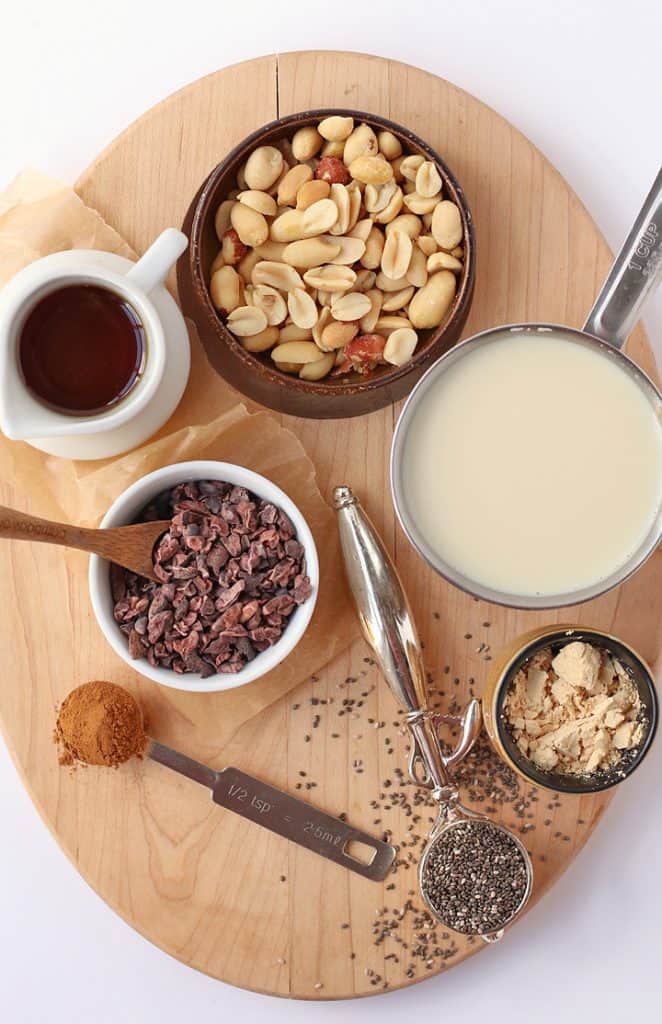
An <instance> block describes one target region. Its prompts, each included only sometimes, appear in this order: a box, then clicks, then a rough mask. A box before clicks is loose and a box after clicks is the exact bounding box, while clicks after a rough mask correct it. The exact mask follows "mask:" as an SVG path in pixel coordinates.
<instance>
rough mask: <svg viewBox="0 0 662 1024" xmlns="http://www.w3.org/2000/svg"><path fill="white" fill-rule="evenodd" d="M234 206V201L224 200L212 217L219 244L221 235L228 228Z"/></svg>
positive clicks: (221, 239) (221, 238)
mask: <svg viewBox="0 0 662 1024" xmlns="http://www.w3.org/2000/svg"><path fill="white" fill-rule="evenodd" d="M233 206H234V199H224V200H223V202H222V203H221V204H220V206H219V208H218V210H217V211H216V216H215V217H214V228H215V229H216V234H217V236H218V240H219V242H222V241H223V235H224V234H225V232H226V231H227V230H228V228H229V227H230V212H231V210H232V207H233Z"/></svg>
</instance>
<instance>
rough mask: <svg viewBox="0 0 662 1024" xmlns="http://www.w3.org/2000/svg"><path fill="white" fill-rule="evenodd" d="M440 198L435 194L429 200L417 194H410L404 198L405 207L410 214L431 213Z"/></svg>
mask: <svg viewBox="0 0 662 1024" xmlns="http://www.w3.org/2000/svg"><path fill="white" fill-rule="evenodd" d="M440 198H441V196H440V194H437V195H436V196H432V197H430V198H426V197H425V196H421V195H419V193H418V192H410V193H409V194H408V195H406V196H405V200H404V202H405V206H406V207H407V209H408V210H409V211H410V212H411V213H417V214H419V215H421V216H422V215H423V214H424V213H432V211H433V210H434V208H435V206H437V204H438V203H439V200H440Z"/></svg>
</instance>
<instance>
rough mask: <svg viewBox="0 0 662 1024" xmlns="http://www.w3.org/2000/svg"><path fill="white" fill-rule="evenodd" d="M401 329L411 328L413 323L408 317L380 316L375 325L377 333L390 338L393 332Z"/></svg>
mask: <svg viewBox="0 0 662 1024" xmlns="http://www.w3.org/2000/svg"><path fill="white" fill-rule="evenodd" d="M401 327H411V321H410V320H409V319H408V318H407V317H406V316H380V317H379V319H378V320H377V323H376V324H375V331H376V332H377V334H381V335H383V336H384V337H386V338H388V337H389V336H390V335H391V334H392V333H393V331H397V330H399V329H400V328H401Z"/></svg>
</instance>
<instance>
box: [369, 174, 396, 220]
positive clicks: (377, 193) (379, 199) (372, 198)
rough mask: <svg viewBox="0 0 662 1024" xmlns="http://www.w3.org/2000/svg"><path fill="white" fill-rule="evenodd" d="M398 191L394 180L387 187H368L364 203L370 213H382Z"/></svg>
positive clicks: (388, 182)
mask: <svg viewBox="0 0 662 1024" xmlns="http://www.w3.org/2000/svg"><path fill="white" fill-rule="evenodd" d="M397 190H398V186H397V185H396V183H395V181H394V180H393V178H391V180H390V181H387V182H386V184H385V185H366V187H365V192H364V195H363V201H364V203H365V208H366V210H367V211H368V213H381V211H382V210H385V209H386V207H387V206H388V204H389V203H390V201H391V199H392V198H393V196H394V195H395V193H396V192H397Z"/></svg>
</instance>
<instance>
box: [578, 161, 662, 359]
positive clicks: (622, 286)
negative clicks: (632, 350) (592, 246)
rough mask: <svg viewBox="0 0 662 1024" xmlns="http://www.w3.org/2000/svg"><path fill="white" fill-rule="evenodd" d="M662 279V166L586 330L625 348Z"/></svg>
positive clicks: (617, 346) (591, 313) (586, 324)
mask: <svg viewBox="0 0 662 1024" xmlns="http://www.w3.org/2000/svg"><path fill="white" fill-rule="evenodd" d="M660 280H662V168H660V170H659V171H658V172H657V177H656V179H655V181H654V182H653V187H652V188H651V190H650V192H649V193H648V195H647V196H646V199H645V200H644V204H643V206H642V208H641V210H640V211H639V214H638V216H637V218H636V220H635V222H634V224H633V225H632V228H631V230H630V233H629V235H628V236H627V238H626V239H625V242H624V243H623V246H622V248H621V251H620V252H619V254H618V256H617V257H616V259H615V260H614V264H613V266H612V268H611V270H610V271H609V274H608V275H607V279H606V281H605V283H604V284H603V286H602V288H601V290H600V294H599V295H598V297H597V299H596V300H595V303H594V304H593V309H592V310H591V312H590V313H589V314H588V317H587V319H586V323H585V324H584V330H585V331H588V332H589V334H595V335H596V336H597V337H598V338H602V339H603V341H607V342H609V344H610V345H614V347H615V348H622V347H623V345H624V344H625V342H626V341H627V339H628V337H629V336H630V334H631V333H632V330H633V329H634V325H635V324H636V322H637V320H638V319H639V316H640V314H641V311H642V308H643V305H644V302H645V301H646V299H647V298H648V296H649V295H651V294H652V293H653V291H654V290H655V288H656V286H657V285H658V284H659V283H660Z"/></svg>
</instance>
